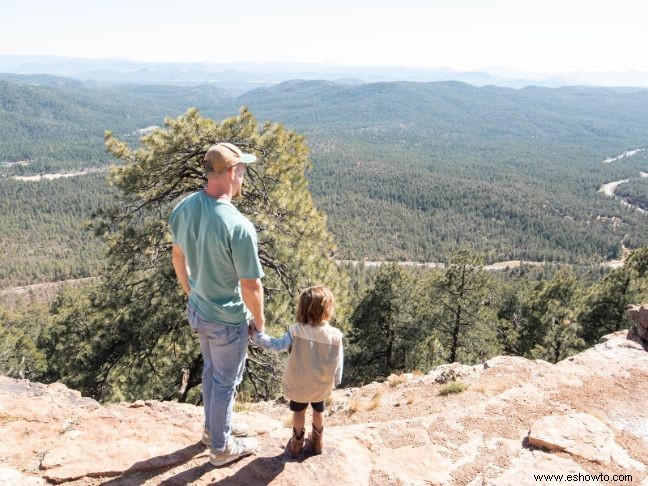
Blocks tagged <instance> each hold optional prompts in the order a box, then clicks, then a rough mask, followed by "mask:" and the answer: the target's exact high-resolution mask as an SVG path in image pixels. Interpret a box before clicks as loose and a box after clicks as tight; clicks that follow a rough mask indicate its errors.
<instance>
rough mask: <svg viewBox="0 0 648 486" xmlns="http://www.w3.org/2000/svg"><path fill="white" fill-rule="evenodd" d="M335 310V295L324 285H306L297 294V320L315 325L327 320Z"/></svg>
mask: <svg viewBox="0 0 648 486" xmlns="http://www.w3.org/2000/svg"><path fill="white" fill-rule="evenodd" d="M334 311H335V297H334V296H333V292H331V289H329V288H328V287H327V286H326V285H315V286H314V287H308V288H307V289H304V291H303V292H302V293H301V295H300V296H299V303H298V304H297V315H296V317H297V322H300V323H302V324H311V325H317V324H321V323H322V322H324V321H328V320H329V319H330V318H331V316H332V315H333V312H334Z"/></svg>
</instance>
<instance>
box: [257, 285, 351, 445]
mask: <svg viewBox="0 0 648 486" xmlns="http://www.w3.org/2000/svg"><path fill="white" fill-rule="evenodd" d="M334 310H335V297H333V293H332V292H331V289H329V288H328V287H325V286H324V285H317V286H315V287H309V288H307V289H306V290H304V291H303V292H302V293H301V295H300V296H299V304H298V305H297V316H296V317H297V323H296V324H293V325H292V326H290V328H289V329H288V332H286V334H284V335H283V336H282V337H281V338H273V337H271V336H268V335H267V334H265V333H261V332H258V331H256V332H255V333H254V334H253V335H252V341H253V342H254V343H256V344H257V345H259V346H261V347H262V348H265V349H270V350H272V351H288V352H289V355H288V362H287V363H286V370H285V372H284V375H283V393H284V395H285V396H286V398H288V399H289V400H290V410H292V411H293V431H292V438H291V439H290V442H289V443H288V449H289V450H290V453H291V455H292V456H296V455H297V454H299V453H300V452H301V449H302V446H303V445H304V432H305V429H304V422H305V419H306V408H307V407H308V404H309V403H310V404H311V407H312V408H313V429H312V432H311V434H310V436H309V438H308V439H309V445H310V448H311V449H312V451H313V453H315V454H321V452H322V434H323V433H324V400H325V399H326V398H328V396H329V395H330V394H331V391H332V390H333V388H335V386H336V385H339V384H340V382H341V381H342V365H343V359H344V358H343V351H342V333H341V332H340V330H339V329H336V328H334V327H332V326H331V325H329V323H328V320H329V319H330V318H331V316H332V315H333V311H334Z"/></svg>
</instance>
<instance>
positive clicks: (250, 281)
mask: <svg viewBox="0 0 648 486" xmlns="http://www.w3.org/2000/svg"><path fill="white" fill-rule="evenodd" d="M241 297H243V302H244V303H245V306H246V307H247V308H248V309H250V312H251V313H252V319H253V320H254V327H256V328H257V330H258V331H260V332H262V331H263V329H264V327H265V315H264V313H263V284H262V283H261V279H260V278H242V279H241Z"/></svg>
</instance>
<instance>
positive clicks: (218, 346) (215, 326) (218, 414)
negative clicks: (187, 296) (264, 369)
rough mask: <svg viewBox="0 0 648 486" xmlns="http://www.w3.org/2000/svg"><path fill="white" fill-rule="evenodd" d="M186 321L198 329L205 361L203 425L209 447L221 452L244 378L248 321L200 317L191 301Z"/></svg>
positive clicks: (229, 430)
mask: <svg viewBox="0 0 648 486" xmlns="http://www.w3.org/2000/svg"><path fill="white" fill-rule="evenodd" d="M187 313H188V315H189V325H190V326H191V327H192V329H194V330H195V331H196V332H197V333H198V337H199V338H200V351H201V352H202V357H203V361H204V367H203V374H202V395H203V403H204V405H205V427H206V428H207V429H208V430H209V434H210V436H211V441H212V450H213V451H214V452H222V451H223V450H224V449H225V446H226V445H227V441H228V439H229V436H230V432H231V429H232V408H233V407H234V392H235V390H236V387H237V386H238V385H239V384H240V383H241V380H242V379H243V370H244V369H245V359H246V357H247V346H248V321H243V322H241V323H240V324H237V325H227V324H222V323H220V322H210V321H206V320H205V319H203V318H202V317H201V316H200V314H198V312H197V311H196V309H194V308H193V307H192V306H191V305H189V306H188V307H187Z"/></svg>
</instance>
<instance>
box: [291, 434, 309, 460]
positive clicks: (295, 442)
mask: <svg viewBox="0 0 648 486" xmlns="http://www.w3.org/2000/svg"><path fill="white" fill-rule="evenodd" d="M292 431H293V433H292V437H291V438H290V441H289V442H288V450H289V451H290V455H291V456H293V457H295V456H297V455H299V453H300V452H301V450H302V447H303V445H304V435H306V430H305V429H303V428H302V430H301V434H299V437H297V431H296V430H295V429H294V428H293V429H292Z"/></svg>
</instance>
